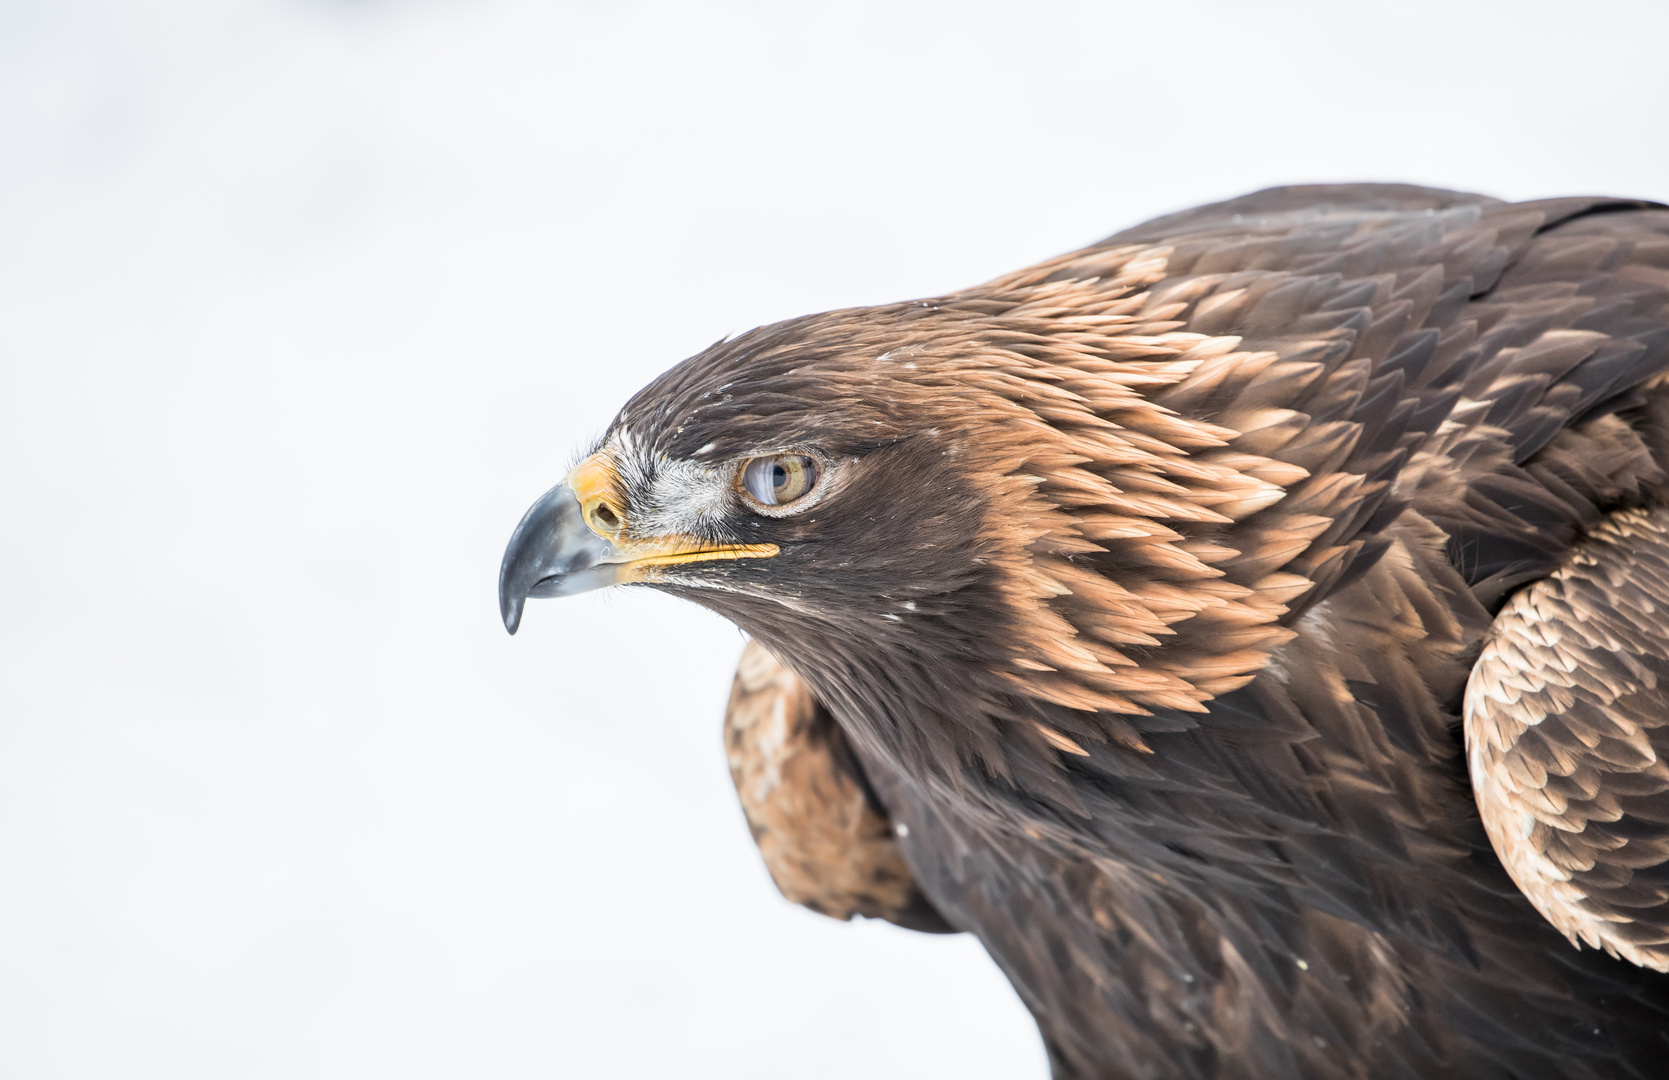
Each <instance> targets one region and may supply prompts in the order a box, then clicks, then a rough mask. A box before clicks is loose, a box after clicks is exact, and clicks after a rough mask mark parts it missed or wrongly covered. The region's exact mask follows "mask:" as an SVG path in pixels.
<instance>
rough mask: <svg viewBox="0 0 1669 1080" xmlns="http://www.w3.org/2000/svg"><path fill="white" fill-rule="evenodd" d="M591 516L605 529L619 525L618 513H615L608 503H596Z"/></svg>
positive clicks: (615, 527)
mask: <svg viewBox="0 0 1669 1080" xmlns="http://www.w3.org/2000/svg"><path fill="white" fill-rule="evenodd" d="M591 516H592V517H593V518H595V519H596V520H597V524H599V525H601V526H602V527H603V528H605V529H610V530H613V529H618V528H619V527H620V515H619V514H616V513H615V512H614V508H613V507H611V506H609V504H608V503H598V504H597V508H596V509H595V510H593V511H591Z"/></svg>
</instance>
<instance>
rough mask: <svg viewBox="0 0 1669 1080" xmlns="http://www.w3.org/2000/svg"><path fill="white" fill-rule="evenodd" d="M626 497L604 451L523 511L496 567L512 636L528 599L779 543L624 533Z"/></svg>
mask: <svg viewBox="0 0 1669 1080" xmlns="http://www.w3.org/2000/svg"><path fill="white" fill-rule="evenodd" d="M626 532H627V520H626V513H625V510H624V500H622V499H621V498H620V496H619V494H618V484H617V482H616V479H615V472H614V463H613V461H612V460H611V459H610V458H609V457H608V453H607V451H599V452H597V453H595V454H593V455H591V456H590V457H588V458H586V459H585V460H584V461H582V462H580V464H579V465H577V466H576V467H575V468H574V471H573V472H571V473H569V474H568V479H566V480H564V481H563V482H562V483H560V484H558V485H556V486H555V487H553V488H551V489H550V490H549V491H547V492H545V494H544V496H543V497H541V498H540V500H539V501H538V502H536V503H534V504H533V506H532V507H531V508H530V509H529V510H528V512H527V513H526V514H525V515H523V517H522V521H521V524H520V525H517V526H516V531H515V532H514V533H512V534H511V535H510V545H509V547H507V548H505V549H504V562H503V563H501V564H500V565H499V568H498V611H499V614H500V615H502V616H503V617H504V628H505V629H506V630H508V631H510V632H511V633H512V634H514V633H515V632H516V628H517V627H519V626H520V625H521V621H522V606H523V605H524V604H525V603H526V602H527V600H528V598H529V597H545V596H573V595H574V594H576V593H582V592H590V591H591V590H592V589H604V588H607V587H608V586H610V585H625V584H629V583H631V582H634V581H653V580H655V572H656V570H657V568H659V567H664V566H673V565H678V564H681V563H692V562H707V561H710V560H714V559H758V558H770V557H771V556H772V555H775V554H776V553H777V546H776V545H775V544H715V543H713V542H712V541H708V540H703V539H701V538H699V537H693V536H685V535H683V534H673V535H670V536H656V537H649V538H647V539H635V538H632V537H629V536H627V535H626Z"/></svg>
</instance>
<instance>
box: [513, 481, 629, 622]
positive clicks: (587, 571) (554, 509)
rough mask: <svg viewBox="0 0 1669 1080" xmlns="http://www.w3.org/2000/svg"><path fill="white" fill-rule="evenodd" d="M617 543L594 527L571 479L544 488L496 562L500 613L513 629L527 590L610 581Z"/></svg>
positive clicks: (544, 592)
mask: <svg viewBox="0 0 1669 1080" xmlns="http://www.w3.org/2000/svg"><path fill="white" fill-rule="evenodd" d="M613 554H614V549H613V548H612V547H611V546H610V545H609V544H608V542H607V541H606V540H604V539H603V538H602V537H600V536H598V535H597V534H596V533H594V532H592V531H591V528H590V527H589V526H588V525H586V523H585V516H584V515H583V514H582V513H581V512H580V505H579V501H578V500H577V499H575V498H574V492H573V489H572V488H570V487H569V486H568V485H567V484H558V485H556V486H555V487H553V488H551V489H550V490H549V491H547V492H545V494H544V496H543V497H542V498H540V500H539V501H538V502H536V503H534V504H533V506H532V507H531V508H530V509H529V510H528V512H527V513H526V514H525V515H524V516H523V517H522V520H521V524H519V525H517V526H516V531H515V533H514V534H513V535H512V536H511V537H510V544H509V546H508V547H506V548H505V550H504V561H503V563H501V564H500V565H499V568H498V613H499V615H500V616H501V617H502V618H503V619H504V629H506V630H508V631H510V633H512V634H514V633H515V632H516V630H517V629H518V628H519V627H520V626H521V624H522V608H523V606H524V605H526V603H527V598H528V597H529V596H570V595H572V594H574V593H576V592H584V591H585V590H587V589H594V588H600V587H602V586H604V585H607V584H610V583H611V582H612V581H613V576H612V574H611V573H608V571H611V570H612V569H613V568H612V567H610V566H608V565H606V564H605V560H607V559H608V558H609V557H610V556H612V555H613Z"/></svg>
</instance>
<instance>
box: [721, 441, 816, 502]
mask: <svg viewBox="0 0 1669 1080" xmlns="http://www.w3.org/2000/svg"><path fill="white" fill-rule="evenodd" d="M821 477H822V468H821V466H819V465H818V464H817V459H816V458H814V457H811V456H810V455H808V454H767V455H765V456H764V457H756V458H749V459H748V460H747V461H746V462H745V463H744V464H743V465H742V476H741V481H742V484H741V486H742V490H743V491H744V492H746V493H747V494H748V495H750V496H752V498H753V499H754V501H755V502H757V503H758V504H759V505H760V506H761V507H775V508H781V509H787V508H788V506H790V505H791V504H793V503H796V502H799V501H800V500H801V499H803V498H805V497H806V496H807V495H809V494H811V492H812V490H813V489H814V488H816V487H817V481H818V480H819V479H820V478H821Z"/></svg>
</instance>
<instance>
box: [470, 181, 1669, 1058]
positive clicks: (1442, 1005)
mask: <svg viewBox="0 0 1669 1080" xmlns="http://www.w3.org/2000/svg"><path fill="white" fill-rule="evenodd" d="M1666 469H1669V209H1665V208H1662V207H1659V206H1657V205H1656V204H1651V203H1645V202H1640V201H1634V200H1626V199H1607V198H1567V199H1550V200H1543V201H1538V202H1524V203H1505V202H1500V201H1498V200H1495V199H1490V198H1486V197H1482V196H1478V195H1468V194H1462V193H1457V192H1449V191H1438V190H1430V189H1424V188H1416V187H1407V186H1401V185H1345V186H1317V187H1288V188H1276V189H1272V190H1268V191H1263V192H1259V193H1256V194H1253V195H1248V196H1245V197H1243V198H1239V199H1235V200H1232V201H1229V202H1224V203H1218V204H1215V205H1211V206H1206V207H1202V208H1199V209H1195V210H1190V211H1186V212H1183V213H1179V214H1174V215H1171V216H1169V217H1164V218H1160V219H1158V220H1156V221H1152V222H1149V223H1147V224H1145V225H1141V226H1138V227H1136V228H1133V229H1129V230H1126V231H1124V232H1121V233H1118V234H1116V235H1114V236H1112V237H1110V238H1108V239H1107V240H1105V241H1102V242H1101V243H1098V244H1095V245H1093V246H1091V247H1088V248H1085V249H1084V250H1082V251H1076V252H1073V253H1071V254H1069V255H1064V256H1061V257H1060V258H1056V259H1052V260H1050V261H1048V262H1044V263H1041V264H1039V265H1037V266H1033V267H1029V268H1027V269H1024V270H1020V271H1018V272H1016V273H1013V274H1009V275H1007V276H1005V277H1002V278H999V279H997V280H995V281H992V282H990V283H988V284H986V285H982V286H979V287H978V288H973V289H969V290H967V291H964V292H959V293H954V294H951V295H949V296H942V297H938V298H935V299H930V300H917V301H911V302H909V303H900V304H889V305H883V306H880V307H871V308H861V309H853V310H847V311H834V312H829V313H826V314H822V315H812V316H807V317H805V318H799V319H791V320H789V321H787V322H782V323H778V324H776V325H773V326H767V327H763V328H760V329H757V330H753V331H751V332H749V333H746V334H742V335H740V336H738V337H735V338H733V339H729V340H726V341H722V342H719V343H718V344H716V345H714V346H712V347H711V348H709V349H707V350H706V351H705V352H702V353H701V354H699V355H697V356H694V357H692V358H690V359H689V360H686V361H684V362H683V363H681V364H679V365H677V366H676V367H674V368H672V369H671V370H670V371H668V372H667V373H666V374H664V375H662V376H661V377H660V378H658V379H656V380H655V381H654V382H653V383H651V384H650V385H649V386H648V387H647V388H646V389H644V390H643V391H642V392H641V393H639V394H638V395H637V396H636V397H634V398H632V399H631V401H630V402H628V403H627V405H626V407H625V408H624V409H622V410H621V411H620V414H619V416H618V417H617V418H616V419H615V420H614V422H613V423H612V424H611V426H610V427H609V428H608V430H607V432H606V434H605V435H604V437H603V438H602V440H601V441H600V443H599V444H598V445H597V447H596V448H595V450H594V452H592V453H590V454H589V455H588V456H586V457H585V458H584V460H583V461H581V462H580V463H579V464H578V465H577V466H576V467H575V468H574V469H573V470H572V471H571V472H570V473H568V475H567V478H566V479H565V480H564V481H563V482H562V483H560V484H558V485H557V486H556V487H555V488H553V489H552V490H551V491H550V492H549V493H548V494H546V495H545V496H544V497H543V498H542V499H540V500H539V501H538V502H537V503H536V504H535V505H534V506H533V508H532V509H531V510H530V511H528V513H527V516H526V517H525V518H524V519H523V521H522V523H521V525H520V526H519V527H518V528H517V530H516V532H515V535H514V537H513V538H512V539H511V541H510V546H509V550H508V551H507V552H506V554H505V557H504V563H503V567H502V570H501V577H500V602H501V607H502V611H503V615H504V620H505V624H506V626H507V627H508V628H509V629H510V630H511V631H512V632H514V631H515V628H516V625H517V623H518V621H519V619H520V616H521V611H522V605H523V602H524V600H525V598H527V597H530V596H533V597H539V596H559V595H567V594H571V593H576V592H580V591H583V590H587V589H594V588H598V587H602V586H606V585H615V584H643V585H648V586H651V587H654V588H657V589H661V590H663V591H666V592H670V593H673V594H676V595H679V596H684V597H687V598H689V599H691V600H693V601H695V602H696V603H699V604H702V605H704V606H706V607H708V608H711V609H712V610H714V611H716V612H719V613H720V614H722V615H725V616H727V617H728V618H730V619H731V620H733V621H734V622H735V623H736V624H737V625H738V626H740V627H741V628H742V629H743V630H745V631H746V632H747V633H748V634H749V635H750V636H751V638H752V639H753V644H751V645H750V646H749V647H748V650H747V652H746V653H745V654H744V657H743V660H742V666H741V670H740V671H739V672H738V675H737V680H736V688H735V691H734V693H733V696H732V707H731V712H730V717H729V720H728V722H727V740H728V746H729V749H730V751H731V761H732V764H733V767H734V773H735V779H736V781H737V787H738V790H739V792H740V794H741V796H742V801H743V805H744V807H745V809H746V810H747V813H748V817H749V820H750V822H751V823H752V824H753V827H754V832H755V835H756V838H757V839H758V842H759V845H760V848H761V850H762V851H763V852H764V854H765V856H766V859H767V862H768V864H769V866H770V868H771V870H772V873H773V876H774V877H775V878H776V880H777V882H778V883H779V885H780V886H781V887H782V890H783V892H784V893H785V894H787V895H788V896H789V897H790V898H792V899H794V900H797V901H799V902H802V903H805V904H807V905H809V906H811V907H814V908H816V909H818V910H822V911H825V912H827V913H829V914H831V915H835V916H837V917H842V918H849V917H851V915H853V914H854V913H860V914H864V915H871V916H880V917H884V918H889V919H892V920H893V921H895V922H899V923H902V924H903V925H906V926H913V927H917V928H920V929H928V930H949V929H954V930H962V931H968V932H971V933H974V934H976V935H978V937H979V939H980V940H981V941H982V942H983V943H984V945H985V947H986V948H987V949H988V950H989V951H990V953H991V955H992V956H993V958H995V960H996V962H997V963H998V964H999V965H1000V966H1001V967H1002V969H1003V970H1004V972H1006V973H1007V975H1008V977H1009V978H1010V979H1011V980H1012V982H1013V983H1014V986H1015V988H1016V989H1017V990H1018V992H1019V994H1020V997H1021V998H1022V999H1023V1000H1024V1002H1025V1003H1026V1005H1027V1006H1028V1007H1029V1008H1030V1010H1031V1012H1032V1013H1033V1015H1034V1016H1035V1017H1036V1019H1037V1022H1038V1025H1039V1027H1040V1028H1041V1029H1042V1034H1043V1039H1044V1042H1045V1044H1046V1046H1047V1048H1048V1053H1049V1058H1050V1062H1051V1065H1052V1067H1053V1070H1054V1074H1055V1075H1056V1076H1057V1077H1063V1078H1064V1077H1154V1078H1166V1080H1168V1078H1173V1077H1189V1078H1206V1077H1213V1078H1228V1077H1237V1078H1247V1080H1270V1078H1281V1077H1307V1078H1318V1080H1319V1078H1335V1077H1337V1078H1346V1077H1349V1078H1363V1077H1397V1078H1408V1080H1432V1078H1434V1077H1456V1078H1465V1080H1480V1078H1502V1080H1505V1078H1508V1077H1512V1078H1517V1080H1540V1078H1543V1077H1569V1078H1600V1077H1638V1078H1646V1077H1663V1076H1669V975H1665V974H1663V973H1664V972H1665V971H1666V970H1669V904H1666V899H1669V763H1666V762H1665V760H1664V758H1665V756H1666V755H1669V473H1666Z"/></svg>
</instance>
